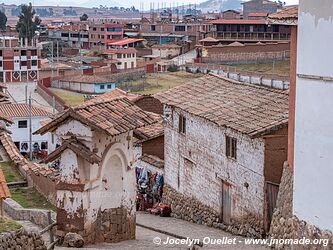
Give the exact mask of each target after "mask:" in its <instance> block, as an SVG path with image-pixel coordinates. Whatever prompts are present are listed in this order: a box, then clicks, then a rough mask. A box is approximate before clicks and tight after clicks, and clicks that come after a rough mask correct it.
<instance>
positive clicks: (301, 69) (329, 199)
mask: <svg viewBox="0 0 333 250" xmlns="http://www.w3.org/2000/svg"><path fill="white" fill-rule="evenodd" d="M332 8H333V0H325V1H324V0H321V1H312V0H303V1H300V14H299V19H298V45H297V46H298V52H297V53H298V55H297V74H302V75H304V76H301V75H299V76H298V77H297V83H296V111H295V112H296V114H295V155H294V157H295V158H294V197H293V209H294V214H295V215H296V216H297V217H298V218H299V219H300V220H304V221H306V222H307V223H309V224H312V225H315V226H317V227H319V228H320V229H322V230H327V229H328V230H331V231H333V213H332V211H333V209H332V208H333V196H332V195H331V194H330V192H331V190H333V182H332V180H333V154H332V152H333V112H332V107H333V81H332V78H333V70H332V58H333V49H332V41H333V11H332ZM314 45H315V49H314ZM310 76H311V77H310ZM320 77H330V78H331V80H329V79H328V80H327V81H325V80H321V79H320ZM311 78H312V79H311Z"/></svg>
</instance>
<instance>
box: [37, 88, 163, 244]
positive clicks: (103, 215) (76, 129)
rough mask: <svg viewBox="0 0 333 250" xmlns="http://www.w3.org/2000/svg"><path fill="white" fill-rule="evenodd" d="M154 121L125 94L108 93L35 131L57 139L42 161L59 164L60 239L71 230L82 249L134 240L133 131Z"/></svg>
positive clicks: (58, 205)
mask: <svg viewBox="0 0 333 250" xmlns="http://www.w3.org/2000/svg"><path fill="white" fill-rule="evenodd" d="M155 122H157V120H155V117H154V116H153V115H151V113H148V112H145V111H143V110H142V109H140V108H139V107H137V106H136V105H134V104H133V103H132V102H130V101H129V99H128V98H127V94H126V93H124V94H123V95H119V93H118V92H117V94H116V95H115V92H114V91H111V92H109V93H106V94H104V95H100V96H98V97H96V98H94V99H91V100H89V101H86V102H84V103H82V104H81V105H79V106H78V107H76V108H73V109H68V110H66V111H65V112H64V113H63V114H62V115H60V116H58V117H57V118H55V119H54V120H52V121H51V122H50V123H48V124H47V125H45V126H44V127H42V128H41V129H40V130H38V131H37V133H40V134H45V133H47V132H52V133H54V134H56V135H57V136H58V137H59V138H60V139H61V146H60V147H58V148H57V149H56V150H55V151H53V152H52V153H51V154H50V155H49V156H48V157H47V158H45V159H44V162H45V163H48V162H53V161H55V160H59V165H60V179H59V182H58V183H57V186H56V189H57V190H56V191H57V204H56V206H57V234H58V235H65V234H66V233H68V232H73V231H74V232H77V233H79V234H80V235H81V236H82V237H83V238H84V240H85V243H86V244H89V243H94V242H119V241H122V240H133V239H135V198H136V188H135V183H136V181H135V170H134V160H135V159H134V154H133V152H134V150H133V142H134V137H133V130H135V129H137V128H139V127H141V126H146V125H150V124H153V123H155ZM106 225H108V226H106Z"/></svg>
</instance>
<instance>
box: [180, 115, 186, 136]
mask: <svg viewBox="0 0 333 250" xmlns="http://www.w3.org/2000/svg"><path fill="white" fill-rule="evenodd" d="M178 131H179V133H182V134H186V118H185V117H184V116H183V115H179V124H178Z"/></svg>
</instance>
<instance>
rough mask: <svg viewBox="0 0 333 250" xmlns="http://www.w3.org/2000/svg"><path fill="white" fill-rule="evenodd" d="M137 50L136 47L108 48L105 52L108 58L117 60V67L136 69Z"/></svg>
mask: <svg viewBox="0 0 333 250" xmlns="http://www.w3.org/2000/svg"><path fill="white" fill-rule="evenodd" d="M136 54H137V50H136V49H134V48H119V49H108V50H105V51H104V52H103V55H104V57H105V58H106V59H111V60H114V61H115V62H116V65H117V69H134V68H136Z"/></svg>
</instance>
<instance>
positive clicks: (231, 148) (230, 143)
mask: <svg viewBox="0 0 333 250" xmlns="http://www.w3.org/2000/svg"><path fill="white" fill-rule="evenodd" d="M225 139H226V155H227V157H229V158H232V159H237V139H236V138H232V137H230V136H226V137H225Z"/></svg>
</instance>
